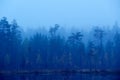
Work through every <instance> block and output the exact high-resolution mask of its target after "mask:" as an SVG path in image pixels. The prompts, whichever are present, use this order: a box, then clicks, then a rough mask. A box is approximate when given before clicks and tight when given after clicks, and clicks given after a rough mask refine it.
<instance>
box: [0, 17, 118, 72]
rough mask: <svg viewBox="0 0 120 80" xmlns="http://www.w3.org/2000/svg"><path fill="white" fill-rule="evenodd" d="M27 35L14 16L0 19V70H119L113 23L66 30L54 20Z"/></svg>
mask: <svg viewBox="0 0 120 80" xmlns="http://www.w3.org/2000/svg"><path fill="white" fill-rule="evenodd" d="M72 30H73V29H72ZM28 36H29V35H27V37H26V36H24V31H23V30H22V29H21V27H20V26H19V25H18V24H17V22H16V21H15V20H13V21H12V22H11V23H9V22H8V21H7V18H6V17H3V18H2V19H1V20H0V70H41V69H57V70H79V69H90V70H92V69H96V70H97V69H100V70H120V64H119V58H120V28H119V26H118V24H117V23H115V25H113V27H112V28H107V27H99V26H94V27H93V28H91V30H89V31H85V30H84V31H83V30H78V31H70V32H69V33H66V32H65V30H64V27H61V26H60V25H59V24H55V25H53V26H52V27H51V28H50V29H49V30H42V29H41V30H39V31H36V32H35V33H34V34H33V35H31V36H29V37H28Z"/></svg>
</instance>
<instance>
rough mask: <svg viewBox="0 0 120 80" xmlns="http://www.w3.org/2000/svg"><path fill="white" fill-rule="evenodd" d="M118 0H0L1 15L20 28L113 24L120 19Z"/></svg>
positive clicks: (119, 2)
mask: <svg viewBox="0 0 120 80" xmlns="http://www.w3.org/2000/svg"><path fill="white" fill-rule="evenodd" d="M119 4H120V1H119V0H0V18H1V17H3V16H6V17H7V18H8V20H9V21H11V20H12V19H16V20H17V22H18V23H19V25H22V26H23V27H29V28H32V27H34V28H36V27H39V26H51V25H54V24H56V23H58V24H60V25H62V26H64V25H65V26H88V25H89V26H92V25H113V24H114V22H115V21H118V22H119V21H120V5H119Z"/></svg>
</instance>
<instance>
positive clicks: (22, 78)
mask: <svg viewBox="0 0 120 80" xmlns="http://www.w3.org/2000/svg"><path fill="white" fill-rule="evenodd" d="M0 80H120V77H119V75H107V74H104V75H98V74H79V73H69V74H60V73H59V74H58V73H56V74H11V75H3V74H1V75H0Z"/></svg>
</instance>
